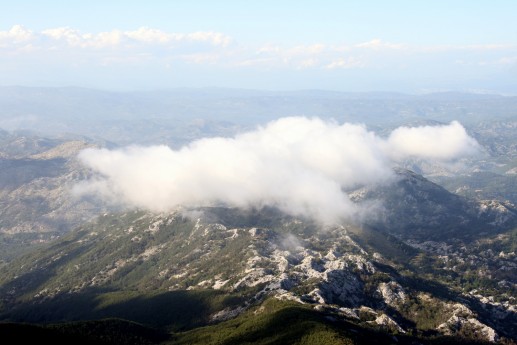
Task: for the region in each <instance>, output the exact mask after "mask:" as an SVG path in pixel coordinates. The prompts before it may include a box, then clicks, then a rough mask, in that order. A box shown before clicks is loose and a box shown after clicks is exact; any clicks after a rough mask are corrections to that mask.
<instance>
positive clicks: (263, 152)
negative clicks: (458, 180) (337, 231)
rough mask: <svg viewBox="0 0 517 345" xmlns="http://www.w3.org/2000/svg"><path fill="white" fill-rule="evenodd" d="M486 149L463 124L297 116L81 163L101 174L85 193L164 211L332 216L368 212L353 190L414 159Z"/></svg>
mask: <svg viewBox="0 0 517 345" xmlns="http://www.w3.org/2000/svg"><path fill="white" fill-rule="evenodd" d="M478 149H479V147H478V144H477V142H476V141H475V140H474V139H472V138H471V137H469V136H468V134H467V133H466V131H465V129H464V128H463V127H462V126H461V124H459V123H458V122H452V123H451V124H449V125H444V126H432V127H431V126H424V127H415V128H407V127H400V128H398V129H396V130H394V131H393V132H392V133H391V135H390V136H389V137H388V138H381V137H379V136H378V135H376V134H375V133H373V132H371V131H368V130H367V129H366V127H364V126H362V125H355V124H349V123H344V124H338V123H335V122H326V121H323V120H321V119H318V118H311V119H309V118H304V117H290V118H282V119H279V120H276V121H273V122H270V123H269V124H267V125H266V126H264V127H259V128H258V129H256V130H254V131H250V132H246V133H243V134H240V135H237V136H235V137H233V138H208V139H201V140H197V141H194V142H192V143H191V144H189V145H188V146H185V147H183V148H181V149H179V150H173V149H171V148H169V147H167V146H151V147H137V146H132V147H127V148H123V149H117V150H107V149H92V148H90V149H86V150H84V151H82V152H81V153H80V154H79V159H80V161H81V162H82V163H83V164H84V165H85V166H87V167H89V168H90V169H92V170H93V171H94V172H95V173H96V177H95V178H92V179H90V180H87V181H83V182H82V183H80V184H78V185H77V186H76V188H75V192H76V193H78V194H79V195H85V194H88V195H95V196H98V197H100V198H102V199H103V200H105V201H108V202H112V203H117V204H122V205H125V206H128V207H137V208H143V209H148V210H151V211H155V212H164V211H169V210H172V209H174V208H177V207H178V206H185V207H197V206H209V205H221V204H223V205H228V206H233V207H241V208H247V207H262V206H266V205H268V206H275V207H278V208H279V209H281V210H282V211H284V212H286V213H288V214H291V215H295V216H298V215H304V216H309V217H312V218H314V219H316V220H319V221H322V222H325V223H329V222H336V221H339V220H340V219H343V218H350V217H354V216H355V215H357V214H358V213H360V212H361V209H360V207H359V206H358V205H356V204H354V203H353V202H351V201H350V199H349V198H348V197H347V195H346V193H344V192H343V190H346V189H350V188H354V187H357V186H359V185H370V184H379V183H386V182H388V181H389V180H390V179H392V178H393V173H392V166H393V165H394V164H396V162H397V161H399V160H403V159H405V158H410V157H417V158H421V159H433V160H436V159H438V160H444V161H449V160H454V159H458V158H460V157H462V156H465V155H471V154H474V153H475V152H477V150H478Z"/></svg>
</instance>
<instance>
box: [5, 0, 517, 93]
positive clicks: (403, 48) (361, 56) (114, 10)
mask: <svg viewBox="0 0 517 345" xmlns="http://www.w3.org/2000/svg"><path fill="white" fill-rule="evenodd" d="M0 8H1V11H0V75H1V78H0V85H23V86H82V87H92V88H100V89H109V90H154V89H162V88H176V87H229V88H247V89H268V90H299V89H328V90H338V91H392V92H407V93H421V92H432V91H468V92H490V93H501V94H511V95H515V94H517V21H516V20H515V14H516V13H517V1H513V0H490V1H488V0H470V1H465V0H454V1H451V0H449V1H442V0H435V1H415V0H413V1H403V0H392V1H373V0H364V1H346V0H341V1H331V0H320V1H303V0H298V1H288V0H286V1H278V0H276V1H269V0H265V1H247V0H241V1H228V0H226V1H225V0H219V1H196V0H190V1H182V0H178V1H153V0H147V1H130V0H126V1H118V0H112V1H106V0H104V1H99V0H90V1H57V0H47V1H25V0H18V1H4V0H0Z"/></svg>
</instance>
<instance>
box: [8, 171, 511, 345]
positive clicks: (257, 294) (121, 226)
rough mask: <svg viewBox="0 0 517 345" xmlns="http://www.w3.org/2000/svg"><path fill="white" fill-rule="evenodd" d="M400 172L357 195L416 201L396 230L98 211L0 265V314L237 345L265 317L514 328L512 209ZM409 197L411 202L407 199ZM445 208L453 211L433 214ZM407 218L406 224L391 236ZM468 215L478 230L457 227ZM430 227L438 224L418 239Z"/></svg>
mask: <svg viewBox="0 0 517 345" xmlns="http://www.w3.org/2000/svg"><path fill="white" fill-rule="evenodd" d="M398 173H399V176H400V177H399V180H398V181H397V182H395V183H394V184H393V185H392V186H389V187H382V188H380V189H378V190H376V191H375V190H369V191H367V192H366V193H365V196H364V197H365V198H370V197H372V196H374V195H375V197H382V198H384V200H385V203H386V202H388V205H386V206H385V208H386V209H385V216H383V217H387V218H385V219H388V220H389V219H397V218H398V219H405V217H407V215H408V214H412V213H415V215H416V217H415V218H416V220H414V224H412V225H411V224H407V227H406V225H404V223H402V224H403V226H401V227H400V228H399V229H397V228H396V227H394V225H393V224H394V222H390V221H388V222H387V223H386V224H387V226H386V227H385V228H380V225H379V224H381V223H378V224H375V225H376V226H375V227H374V226H373V225H368V224H362V226H361V225H359V224H355V225H354V224H337V225H335V226H320V225H318V224H316V223H314V222H313V221H310V220H308V219H303V218H295V217H290V216H286V215H284V214H282V213H281V212H279V211H278V210H276V209H272V208H266V209H260V210H256V209H255V210H253V209H252V210H239V209H229V208H223V207H217V208H202V209H195V210H184V209H179V210H177V211H175V212H172V213H166V214H150V213H146V212H142V211H132V212H127V213H110V214H105V215H103V216H101V217H99V218H98V219H97V220H95V221H92V222H90V223H88V224H85V225H82V226H80V227H78V228H77V229H76V230H74V231H72V232H70V233H68V234H66V235H64V236H62V237H61V238H59V239H58V240H56V241H54V242H52V243H49V244H48V245H46V246H45V247H44V248H41V249H37V250H34V251H32V252H31V253H28V254H26V255H23V256H20V257H18V258H16V259H14V260H13V261H12V262H10V264H9V265H4V266H3V267H1V268H0V296H1V298H2V300H1V309H0V310H1V312H0V318H1V319H3V320H10V321H16V322H37V323H41V322H43V323H48V322H53V323H55V322H68V321H71V320H92V319H103V318H109V317H117V318H123V319H126V320H130V321H133V322H138V323H141V324H143V325H145V326H146V327H155V328H159V329H162V330H167V331H169V332H171V331H172V332H173V339H170V341H171V342H172V343H209V342H213V343H227V342H226V341H230V340H228V339H229V338H227V337H229V336H230V334H232V337H234V338H233V339H234V340H233V341H234V343H239V341H237V340H235V339H241V341H242V342H245V341H250V339H251V338H249V337H252V336H251V335H250V334H253V332H255V331H256V332H258V333H256V336H257V337H259V334H265V333H267V332H268V330H269V331H270V330H271V329H273V328H274V327H276V326H275V325H274V324H271V322H273V319H275V318H277V321H275V322H285V323H286V324H289V329H292V330H293V332H295V333H293V334H296V336H295V335H292V337H291V339H292V340H293V343H303V342H302V340H301V339H302V338H303V337H316V338H317V336H316V335H314V334H313V333H312V331H311V332H310V333H303V332H301V330H297V331H295V330H296V326H295V324H296V322H295V323H294V324H291V323H290V321H288V320H291V319H292V320H299V322H308V323H307V325H313V326H312V327H314V328H313V331H314V332H315V333H316V334H317V332H320V331H321V332H322V333H321V334H324V336H325V337H328V339H331V340H332V339H334V340H335V341H334V340H332V341H334V342H335V343H346V341H347V340H346V339H349V341H350V343H354V342H355V343H368V342H366V341H365V340H364V339H366V338H368V335H371V334H373V333H372V332H375V330H377V331H379V330H382V331H384V332H388V333H389V334H393V335H395V336H396V337H397V339H400V340H397V341H401V342H403V343H405V342H408V343H409V342H412V341H415V340H417V339H418V341H422V342H431V341H432V339H434V338H436V337H438V338H436V339H446V338H440V337H447V336H452V337H464V338H466V339H471V340H472V339H478V340H480V341H483V340H484V341H500V342H501V341H502V342H510V343H511V341H512V339H513V340H516V339H517V329H516V327H515V325H516V324H517V313H516V309H515V308H516V307H517V306H516V304H515V298H516V297H517V288H516V287H517V286H516V283H517V282H516V281H515V277H516V276H517V274H516V273H517V272H516V268H517V265H516V264H515V260H516V257H515V248H516V246H517V232H516V231H515V230H513V228H512V224H514V223H513V222H514V221H515V214H514V213H513V210H512V209H511V208H507V209H505V210H507V211H505V212H508V214H506V213H505V215H506V216H507V218H505V222H503V223H500V224H499V226H498V227H497V228H496V227H494V226H493V225H492V224H491V223H492V222H493V220H494V219H497V216H496V215H494V214H492V213H490V212H497V211H494V210H493V209H496V210H497V209H498V207H499V206H496V207H492V206H491V205H487V208H488V209H489V210H490V212H488V211H487V212H488V213H489V214H490V215H489V216H486V217H485V216H483V215H481V216H480V213H479V207H481V206H482V205H481V204H479V203H475V202H470V201H468V200H466V199H463V198H461V197H458V196H455V195H452V194H451V193H448V192H447V191H446V190H445V189H443V188H440V187H438V186H437V185H435V184H433V183H431V182H429V181H427V180H426V179H424V178H422V177H421V176H418V175H416V174H414V173H411V172H408V171H399V172H398ZM419 198H420V199H423V200H425V201H426V202H422V203H421V204H420V201H419V200H420V199H419ZM363 200H364V199H363ZM397 200H398V201H399V202H398V203H395V201H397ZM413 200H417V201H418V204H419V205H420V206H419V207H418V208H417V209H414V208H412V209H409V210H408V209H406V208H407V207H412V206H413V202H412V201H413ZM389 203H392V204H389ZM447 209H451V210H453V211H454V212H460V216H458V217H459V218H455V217H456V216H452V215H448V214H445V215H444V216H443V217H439V215H440V214H441V213H442V211H443V210H447ZM388 211H389V212H394V214H393V215H389V216H388V213H386V212H388ZM397 212H398V214H397ZM451 217H452V218H451ZM456 219H460V220H461V222H464V224H465V228H462V229H461V231H460V230H458V231H457V232H451V231H452V229H451V228H448V227H447V225H448V222H450V221H456ZM441 222H445V223H443V224H442V223H441ZM458 222H459V220H458ZM461 222H459V223H458V224H460V223H461ZM418 224H419V226H421V228H418V229H417V231H415V234H414V236H410V237H409V238H403V237H402V235H403V234H409V231H410V228H411V227H416V225H418ZM425 224H428V225H429V226H428V227H424V226H423V225H425ZM474 225H476V231H475V232H472V233H476V234H477V235H476V237H475V238H473V237H472V236H463V235H462V234H463V232H464V231H465V229H467V228H468V227H470V226H474ZM431 227H432V228H433V229H436V230H437V231H439V233H440V234H441V236H438V235H437V233H436V232H435V233H431V234H430V236H429V237H428V238H426V236H425V231H424V230H429V229H430V228H431ZM442 228H445V229H447V230H446V231H445V230H444V231H443V232H442ZM478 229H485V230H486V231H484V233H480V232H479V231H478ZM487 247H489V248H491V249H490V250H488V249H487ZM281 315H284V316H281ZM283 318H287V319H286V320H285V321H281V320H283ZM311 320H312V321H311ZM268 322H269V324H268ZM266 324H268V326H265V325H266ZM206 325H210V326H209V328H199V327H200V326H206ZM246 325H247V326H246ZM253 325H256V326H253ZM260 325H264V326H260ZM336 325H340V326H339V327H337V326H336ZM241 327H242V328H241ZM253 327H255V328H254V329H255V330H254V331H252V329H253ZM260 327H265V328H263V329H261V328H260ZM271 327H273V328H271ZM341 327H343V328H341ZM246 329H247V331H246ZM308 329H310V328H308ZM339 329H341V331H339ZM210 330H211V331H210ZM285 331H286V332H287V331H288V329H286V330H285ZM207 332H208V333H207ZM211 332H213V333H211ZM261 332H262V333H261ZM296 332H298V333H296ZM300 332H301V333H300ZM210 334H212V335H210ZM278 334H282V332H280V331H279V333H278ZM375 334H378V333H375ZM279 336H280V335H279ZM207 337H209V338H207ZM214 337H216V338H214ZM298 337H299V338H298ZM354 337H355V338H354ZM358 337H359V338H361V337H363V338H362V339H363V340H362V341H364V342H361V341H360V340H358V339H357V338H358ZM375 337H380V338H382V337H383V336H382V335H377V336H372V338H371V339H377V338H375ZM266 338H267V337H266ZM380 338H379V339H380ZM189 339H190V340H189ZM210 339H211V340H210ZM216 339H219V340H218V341H219V342H218V341H216ZM223 339H226V340H224V341H223ZM246 339H247V340H246ZM257 339H258V338H257ZM286 339H287V338H286ZM295 339H298V340H297V341H299V342H294V340H295ZM304 339H305V338H304ZM336 339H337V340H336ZM339 339H341V340H339ZM353 339H355V340H353ZM382 339H384V338H382ZM454 339H456V340H457V339H459V338H454ZM338 340H339V341H341V342H338ZM384 341H386V339H384ZM329 343H332V342H331V341H330V340H329ZM378 343H383V342H382V341H381V340H379V341H378Z"/></svg>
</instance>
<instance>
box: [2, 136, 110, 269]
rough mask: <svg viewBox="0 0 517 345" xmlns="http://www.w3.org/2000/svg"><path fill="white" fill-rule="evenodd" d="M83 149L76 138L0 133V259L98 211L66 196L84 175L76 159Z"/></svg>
mask: <svg viewBox="0 0 517 345" xmlns="http://www.w3.org/2000/svg"><path fill="white" fill-rule="evenodd" d="M89 146H92V144H89V143H87V142H85V141H81V140H68V139H46V138H41V137H38V136H34V135H29V134H22V133H7V132H4V133H0V253H1V254H0V260H9V258H11V257H13V256H15V255H16V253H18V252H19V251H20V250H25V249H27V247H31V245H33V244H38V243H41V242H46V241H48V240H50V239H52V238H56V237H58V236H59V235H61V234H63V233H64V232H67V231H69V230H71V229H73V228H74V227H75V226H77V225H79V224H81V223H83V222H85V221H87V220H89V219H91V218H92V217H93V216H94V215H97V214H98V213H99V212H100V210H101V209H102V208H101V207H99V205H96V204H95V203H93V202H92V201H91V200H87V199H84V198H82V199H78V198H74V197H73V195H72V193H71V189H72V187H73V185H74V184H75V183H76V182H77V181H78V180H79V179H81V178H85V177H87V176H89V174H90V173H89V172H88V171H87V170H86V169H85V168H83V167H82V166H81V165H80V163H79V162H78V161H77V159H76V156H77V153H78V152H79V151H80V150H82V149H84V148H86V147H89Z"/></svg>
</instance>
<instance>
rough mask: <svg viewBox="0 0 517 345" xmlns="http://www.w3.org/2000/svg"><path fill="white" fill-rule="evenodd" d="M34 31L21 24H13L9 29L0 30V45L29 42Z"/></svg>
mask: <svg viewBox="0 0 517 345" xmlns="http://www.w3.org/2000/svg"><path fill="white" fill-rule="evenodd" d="M34 37H35V36H34V33H33V32H32V31H31V30H28V29H26V28H25V27H23V26H21V25H14V26H13V27H12V28H11V29H10V30H7V31H0V47H4V46H9V45H19V44H26V43H29V42H31V41H32V40H33V39H34Z"/></svg>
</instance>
